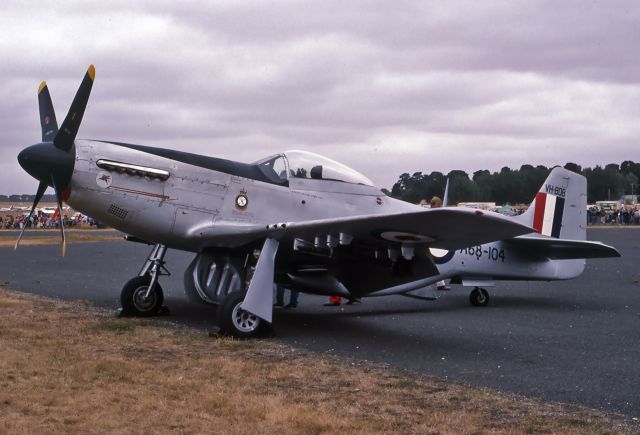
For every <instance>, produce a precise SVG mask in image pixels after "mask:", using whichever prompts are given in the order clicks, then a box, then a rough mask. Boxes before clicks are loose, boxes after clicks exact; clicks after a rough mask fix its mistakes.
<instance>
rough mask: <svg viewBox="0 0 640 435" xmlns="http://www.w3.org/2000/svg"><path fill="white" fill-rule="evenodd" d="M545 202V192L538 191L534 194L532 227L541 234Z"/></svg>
mask: <svg viewBox="0 0 640 435" xmlns="http://www.w3.org/2000/svg"><path fill="white" fill-rule="evenodd" d="M546 204H547V194H546V193H544V192H538V193H537V194H536V202H535V206H536V208H535V210H534V212H533V228H534V229H535V230H536V231H537V232H539V233H540V234H542V222H543V221H544V207H545V206H546Z"/></svg>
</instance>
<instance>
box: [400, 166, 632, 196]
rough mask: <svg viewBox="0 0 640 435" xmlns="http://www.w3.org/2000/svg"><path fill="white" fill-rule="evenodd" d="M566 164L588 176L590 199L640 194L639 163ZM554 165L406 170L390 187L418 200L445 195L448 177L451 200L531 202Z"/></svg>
mask: <svg viewBox="0 0 640 435" xmlns="http://www.w3.org/2000/svg"><path fill="white" fill-rule="evenodd" d="M564 167H565V168H566V169H568V170H570V171H573V172H577V173H578V174H581V175H584V176H585V177H586V178H587V201H588V203H590V204H592V203H594V202H595V201H604V200H612V201H614V200H618V199H620V198H621V197H622V196H623V195H631V194H638V190H640V186H638V180H640V163H635V162H633V161H630V160H626V161H624V162H622V163H621V164H619V165H618V164H616V163H610V164H608V165H605V166H604V167H602V166H599V165H598V166H596V167H595V168H582V167H581V166H580V165H578V164H576V163H567V164H566V165H564ZM551 169H552V168H547V167H546V166H542V165H538V166H535V167H534V166H532V165H522V166H521V167H520V169H511V168H508V167H506V166H505V167H503V168H502V169H500V171H499V172H493V173H492V172H490V171H488V170H486V169H483V170H479V171H476V172H474V173H473V174H472V175H471V176H469V174H467V173H466V172H465V171H461V170H453V171H451V172H449V173H448V174H447V175H444V174H443V173H442V172H437V171H434V172H431V173H430V174H423V173H422V172H416V173H414V174H413V175H410V174H408V173H404V174H402V175H400V178H399V179H398V181H397V182H396V183H395V184H394V185H393V188H392V189H391V196H393V197H395V198H399V199H402V200H404V201H408V202H413V203H418V202H419V201H420V200H422V199H427V200H429V199H431V198H432V197H434V196H439V197H442V195H443V194H444V188H445V184H446V182H447V178H448V179H449V204H457V203H459V202H495V203H497V204H506V203H509V204H528V203H530V202H531V201H532V200H533V197H534V196H535V194H536V192H537V191H538V189H539V188H540V186H541V185H542V183H543V182H544V180H545V179H546V178H547V175H549V172H550V170H551Z"/></svg>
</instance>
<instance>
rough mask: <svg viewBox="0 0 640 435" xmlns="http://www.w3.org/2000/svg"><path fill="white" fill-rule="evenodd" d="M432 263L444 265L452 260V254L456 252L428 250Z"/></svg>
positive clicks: (436, 249)
mask: <svg viewBox="0 0 640 435" xmlns="http://www.w3.org/2000/svg"><path fill="white" fill-rule="evenodd" d="M429 252H430V253H431V257H433V262H434V263H436V264H444V263H446V262H447V261H449V260H451V259H452V258H453V254H455V252H456V251H453V250H451V251H449V250H447V249H438V248H429Z"/></svg>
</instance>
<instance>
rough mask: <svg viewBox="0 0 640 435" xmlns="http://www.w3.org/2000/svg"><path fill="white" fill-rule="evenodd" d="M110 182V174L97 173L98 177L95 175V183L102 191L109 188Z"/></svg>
mask: <svg viewBox="0 0 640 435" xmlns="http://www.w3.org/2000/svg"><path fill="white" fill-rule="evenodd" d="M111 181H112V179H111V174H109V173H108V172H104V171H100V172H98V175H96V183H97V184H98V186H99V187H102V188H103V189H106V188H107V187H109V186H111Z"/></svg>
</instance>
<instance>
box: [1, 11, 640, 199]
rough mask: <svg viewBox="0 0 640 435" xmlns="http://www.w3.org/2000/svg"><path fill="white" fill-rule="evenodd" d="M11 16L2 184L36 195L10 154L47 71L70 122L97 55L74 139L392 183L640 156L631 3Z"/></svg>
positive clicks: (639, 92)
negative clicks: (313, 156) (455, 172)
mask: <svg viewBox="0 0 640 435" xmlns="http://www.w3.org/2000/svg"><path fill="white" fill-rule="evenodd" d="M130 3H131V4H130ZM133 3H135V6H133V5H132V4H133ZM0 17H2V26H0V126H1V127H2V129H1V131H2V135H1V139H0V142H1V146H0V193H3V194H8V193H35V190H36V186H37V181H35V180H34V179H32V178H31V177H30V176H29V175H27V174H26V173H24V172H23V171H22V169H21V168H20V166H19V165H18V163H17V160H16V155H17V154H18V152H19V151H20V150H21V149H22V148H24V147H26V146H28V145H30V144H33V143H36V142H39V140H40V125H39V120H38V103H37V89H38V85H39V83H40V81H42V80H46V81H47V84H48V85H49V89H50V91H51V95H52V98H53V102H54V106H55V108H56V114H57V117H58V122H59V123H62V120H63V119H64V117H65V115H66V112H67V110H68V108H69V105H70V103H71V100H72V99H73V96H74V94H75V92H76V89H77V87H78V85H79V84H80V81H81V79H82V77H83V75H84V72H85V70H86V68H87V67H88V65H89V64H91V63H93V64H94V65H95V67H96V80H95V83H94V86H93V91H92V94H91V99H90V100H89V104H88V107H87V111H86V112H85V116H84V120H83V124H82V126H81V128H80V132H79V134H78V138H90V139H108V140H113V141H120V142H129V143H136V144H144V145H151V146H160V147H167V148H174V149H179V150H184V151H189V152H195V153H201V154H207V155H211V156H219V157H223V158H228V159H234V160H240V161H246V162H248V161H253V160H257V159H259V158H261V157H263V156H266V155H269V154H273V153H276V152H280V151H284V150H287V149H304V150H309V151H314V152H317V153H320V154H324V155H326V156H328V157H331V158H333V159H336V160H339V161H341V162H343V163H345V164H347V165H349V166H352V167H353V168H355V169H356V170H358V171H360V172H362V173H364V174H365V175H367V176H368V177H369V178H371V179H372V180H373V181H374V182H375V183H376V184H377V185H379V186H380V187H391V185H393V183H394V182H395V181H396V180H397V179H398V176H399V175H400V174H401V173H402V172H409V173H413V172H415V171H422V172H427V173H428V172H432V171H441V172H444V173H447V172H448V171H450V170H452V169H463V170H465V171H467V172H469V173H473V171H476V170H479V169H490V170H492V171H495V170H499V169H500V168H501V167H503V166H509V167H512V168H519V167H520V165H522V164H525V163H531V164H534V165H537V164H543V165H546V166H553V165H556V164H564V163H566V162H568V161H574V162H576V163H579V164H581V165H583V166H595V165H596V164H601V165H603V164H606V163H610V162H615V163H620V162H622V161H623V160H634V161H640V155H639V153H638V151H637V150H638V146H637V144H638V138H639V137H640V122H639V119H640V56H638V47H639V46H640V3H638V2H637V1H635V0H632V1H615V0H608V1H586V0H584V1H582V0H581V1H559V0H554V1H514V0H508V1H397V0H396V1H393V2H390V1H379V2H377V1H362V2H359V1H345V0H340V1H331V0H329V1H327V0H323V1H308V2H307V1H239V0H229V1H180V2H177V1H166V2H161V1H153V2H152V1H137V2H129V1H125V2H113V1H100V2H88V1H78V2H65V1H60V0H58V1H56V2H42V3H41V4H38V2H19V1H6V0H5V1H3V2H2V4H1V5H0Z"/></svg>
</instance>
